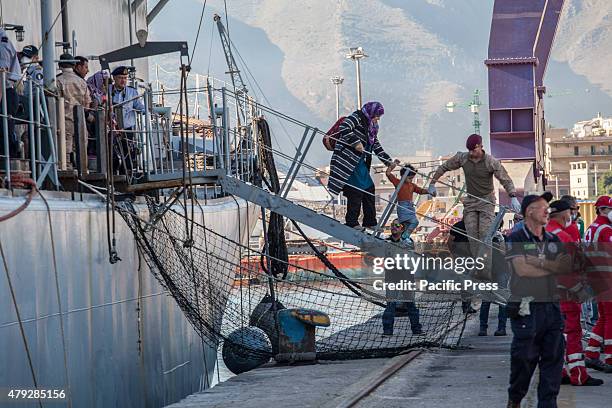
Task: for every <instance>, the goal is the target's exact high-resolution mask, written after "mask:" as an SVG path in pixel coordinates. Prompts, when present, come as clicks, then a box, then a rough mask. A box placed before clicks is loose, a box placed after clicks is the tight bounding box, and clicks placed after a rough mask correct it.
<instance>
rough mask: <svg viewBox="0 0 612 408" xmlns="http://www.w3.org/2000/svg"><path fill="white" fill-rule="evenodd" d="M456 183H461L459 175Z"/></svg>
mask: <svg viewBox="0 0 612 408" xmlns="http://www.w3.org/2000/svg"><path fill="white" fill-rule="evenodd" d="M457 183H461V174H458V175H457Z"/></svg>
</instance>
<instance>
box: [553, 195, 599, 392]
mask: <svg viewBox="0 0 612 408" xmlns="http://www.w3.org/2000/svg"><path fill="white" fill-rule="evenodd" d="M571 226H572V207H571V205H570V203H569V201H567V200H557V201H553V202H552V203H550V212H549V221H548V224H546V231H548V232H550V233H551V234H554V235H556V236H557V237H558V238H559V240H561V242H562V243H564V252H566V253H569V254H571V255H575V254H576V249H577V244H578V243H579V242H580V236H578V239H577V240H576V239H575V238H573V237H572V236H571V235H570V233H569V231H568V230H569V228H570V227H571ZM572 258H573V256H572ZM558 282H559V284H560V285H562V286H563V287H565V288H567V289H568V292H569V293H572V292H573V289H574V288H576V287H577V285H579V283H580V280H579V279H577V276H576V275H575V274H569V275H565V276H560V277H558ZM575 298H576V297H575V296H573V295H569V296H564V298H562V300H561V302H560V305H561V313H562V314H563V316H564V320H565V328H564V329H563V334H564V335H565V340H566V341H565V343H566V344H565V365H564V367H563V373H562V375H563V378H562V379H561V383H562V384H572V385H577V386H598V385H602V384H603V381H602V380H600V379H598V378H593V377H591V376H590V375H589V374H588V373H587V369H586V367H585V363H584V355H583V349H582V326H581V325H580V313H581V312H582V306H581V305H580V303H579V302H576V301H575Z"/></svg>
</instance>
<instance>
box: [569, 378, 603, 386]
mask: <svg viewBox="0 0 612 408" xmlns="http://www.w3.org/2000/svg"><path fill="white" fill-rule="evenodd" d="M562 383H563V382H562ZM603 383H604V382H603V380H600V379H599V378H593V377H591V376H588V377H587V379H586V381H585V382H583V383H582V384H572V385H575V386H578V387H597V386H598V385H602V384H603Z"/></svg>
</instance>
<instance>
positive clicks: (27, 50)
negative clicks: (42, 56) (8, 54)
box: [21, 45, 38, 58]
mask: <svg viewBox="0 0 612 408" xmlns="http://www.w3.org/2000/svg"><path fill="white" fill-rule="evenodd" d="M21 53H22V54H23V55H24V56H26V57H28V58H32V57H33V56H35V55H38V48H37V47H36V46H34V45H26V46H25V47H23V49H22V50H21Z"/></svg>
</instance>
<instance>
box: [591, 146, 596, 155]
mask: <svg viewBox="0 0 612 408" xmlns="http://www.w3.org/2000/svg"><path fill="white" fill-rule="evenodd" d="M591 154H595V146H591Z"/></svg>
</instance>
